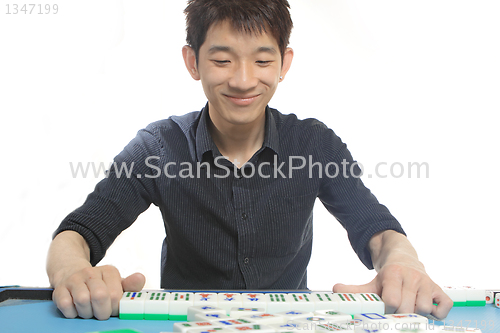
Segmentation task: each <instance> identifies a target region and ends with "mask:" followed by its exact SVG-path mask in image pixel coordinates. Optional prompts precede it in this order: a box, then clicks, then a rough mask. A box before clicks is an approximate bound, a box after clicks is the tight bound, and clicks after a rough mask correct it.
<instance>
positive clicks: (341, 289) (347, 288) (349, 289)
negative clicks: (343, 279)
mask: <svg viewBox="0 0 500 333" xmlns="http://www.w3.org/2000/svg"><path fill="white" fill-rule="evenodd" d="M332 290H333V292H334V293H353V294H359V293H375V294H378V293H379V290H377V285H376V280H375V279H374V280H372V281H370V282H369V283H367V284H362V285H347V284H342V283H337V284H336V285H334V286H333V288H332Z"/></svg>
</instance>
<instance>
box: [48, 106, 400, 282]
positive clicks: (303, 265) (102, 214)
mask: <svg viewBox="0 0 500 333" xmlns="http://www.w3.org/2000/svg"><path fill="white" fill-rule="evenodd" d="M208 122H210V118H209V115H208V106H206V107H205V108H204V109H203V110H202V111H200V112H192V113H189V114H186V115H184V116H172V117H170V118H169V119H166V120H161V121H158V122H155V123H152V124H150V125H149V126H147V127H146V128H145V129H143V130H141V131H139V132H138V134H137V136H136V138H134V139H133V140H132V141H131V142H130V143H129V144H128V145H127V146H126V147H125V148H124V150H123V151H122V152H121V153H120V154H119V155H118V156H116V157H115V161H114V162H115V163H116V167H112V168H111V169H110V170H109V173H108V175H107V177H106V178H105V179H103V180H102V181H101V182H99V183H98V184H97V186H96V188H95V190H94V192H92V193H91V194H90V195H89V196H88V198H87V200H86V201H85V203H84V204H83V206H81V207H80V208H78V209H76V210H75V211H74V212H72V213H71V214H69V215H68V216H67V217H66V218H65V219H64V221H63V222H62V223H61V225H60V226H59V228H58V229H57V230H56V232H55V233H54V235H56V234H57V233H59V232H61V231H63V230H74V231H77V232H79V233H80V234H81V235H82V236H83V237H84V238H85V239H86V241H87V243H88V245H89V247H90V251H91V263H92V264H93V265H96V264H97V263H98V262H99V261H100V260H101V259H102V258H103V257H104V255H105V252H106V250H107V249H108V247H109V246H110V245H111V244H112V242H113V241H114V239H115V238H116V237H117V236H118V234H119V233H120V232H121V231H123V230H124V229H126V228H127V227H129V226H130V225H131V224H132V223H133V222H134V221H135V220H136V218H137V217H138V215H139V214H141V213H142V212H143V211H145V210H146V209H147V208H148V207H149V206H150V204H154V205H156V206H158V207H159V209H160V210H161V213H162V216H163V222H164V225H165V230H166V238H165V240H164V243H163V250H162V279H161V287H162V288H168V289H193V290H198V289H226V290H228V289H252V290H258V289H306V288H307V275H306V272H307V265H308V263H309V259H310V255H311V249H312V239H313V233H312V230H313V229H312V221H313V219H312V212H313V206H314V203H315V201H316V198H319V199H320V200H321V202H322V203H323V204H324V206H325V207H326V208H327V209H328V210H329V211H330V212H331V213H332V214H333V216H335V218H336V219H337V220H338V221H339V222H340V223H341V224H342V226H343V227H344V228H345V229H346V231H347V233H348V237H349V240H350V242H351V245H352V247H353V249H354V251H355V252H356V253H357V255H358V256H359V258H360V260H361V261H362V262H363V263H364V264H365V265H366V266H367V267H368V268H370V269H371V268H373V266H372V262H371V258H370V254H369V251H368V248H367V244H368V241H369V240H370V238H371V237H372V236H373V235H374V234H375V233H377V232H379V231H382V230H387V229H392V230H396V231H398V232H401V233H404V231H403V230H402V228H401V225H400V224H399V223H398V221H397V220H396V219H395V218H394V217H393V216H392V215H391V214H390V212H389V211H388V209H387V208H386V207H385V206H383V205H381V204H380V203H379V202H378V201H377V199H376V198H375V197H374V196H373V195H372V193H371V192H370V190H369V189H367V188H366V187H365V186H364V185H363V183H362V181H361V179H359V175H360V173H361V170H360V168H359V167H358V166H357V165H355V162H354V161H353V159H352V156H351V154H350V153H349V151H348V150H347V147H346V145H345V144H344V143H343V142H342V141H341V140H340V138H339V137H338V136H336V135H335V133H334V132H333V131H332V130H331V129H329V128H327V127H326V126H325V125H324V124H323V123H321V122H320V121H318V120H316V119H305V120H299V119H297V117H296V116H295V115H293V114H290V115H284V114H282V113H280V112H278V111H277V110H275V109H271V108H267V109H266V125H265V138H264V143H263V145H262V147H261V149H260V150H259V151H257V152H256V153H255V154H254V156H253V157H252V158H251V159H250V160H249V161H248V162H247V163H246V165H245V166H243V167H240V168H238V167H235V165H233V164H232V163H231V162H230V161H229V160H227V159H225V158H224V157H223V156H221V153H220V152H219V150H218V149H217V146H216V145H215V144H214V142H213V140H212V138H211V136H210V133H209V131H208V126H207V124H208ZM124 168H126V169H124ZM120 170H121V172H120Z"/></svg>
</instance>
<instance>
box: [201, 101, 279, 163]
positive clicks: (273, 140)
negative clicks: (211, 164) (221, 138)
mask: <svg viewBox="0 0 500 333" xmlns="http://www.w3.org/2000/svg"><path fill="white" fill-rule="evenodd" d="M208 117H209V115H208V103H207V104H206V105H205V107H204V108H203V109H202V110H201V112H200V121H199V122H198V127H197V130H196V159H197V161H198V162H203V161H204V160H206V158H207V157H209V156H210V157H213V158H215V157H216V156H220V152H219V149H218V148H217V146H216V145H215V143H214V141H213V140H212V136H211V135H210V132H209V131H208V121H209V119H208ZM264 131H265V134H264V143H263V144H262V148H261V149H260V150H259V152H258V153H260V152H262V151H264V150H266V148H269V149H270V150H271V152H272V154H262V155H263V156H267V157H266V158H265V159H266V160H267V159H269V158H270V159H271V161H272V160H273V157H272V155H274V154H276V155H279V153H278V152H279V136H278V130H277V129H276V121H275V120H274V116H273V114H272V112H271V110H270V108H269V106H266V125H265V129H264ZM209 152H211V153H212V154H211V155H210V154H208V153H209Z"/></svg>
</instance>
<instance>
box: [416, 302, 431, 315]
mask: <svg viewBox="0 0 500 333" xmlns="http://www.w3.org/2000/svg"><path fill="white" fill-rule="evenodd" d="M432 308H433V305H432V304H429V303H426V304H418V305H417V306H416V308H415V312H416V313H420V314H423V315H428V314H430V313H432Z"/></svg>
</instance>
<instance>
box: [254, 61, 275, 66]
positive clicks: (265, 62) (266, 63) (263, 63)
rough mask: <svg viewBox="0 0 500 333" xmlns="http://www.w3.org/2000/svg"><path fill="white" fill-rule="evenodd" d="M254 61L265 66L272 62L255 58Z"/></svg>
mask: <svg viewBox="0 0 500 333" xmlns="http://www.w3.org/2000/svg"><path fill="white" fill-rule="evenodd" d="M256 62H257V64H259V65H261V66H267V65H269V64H271V63H272V61H271V60H257V61H256Z"/></svg>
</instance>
